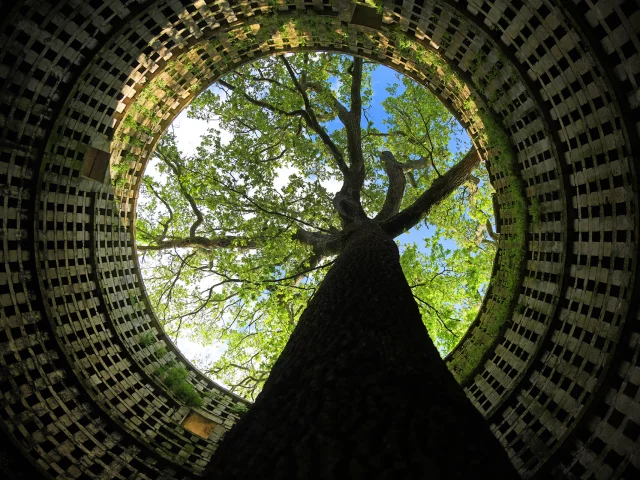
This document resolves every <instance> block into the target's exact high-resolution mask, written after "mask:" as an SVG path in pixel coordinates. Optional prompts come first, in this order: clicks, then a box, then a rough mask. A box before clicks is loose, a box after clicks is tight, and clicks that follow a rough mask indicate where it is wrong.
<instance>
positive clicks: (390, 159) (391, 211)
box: [374, 151, 407, 221]
mask: <svg viewBox="0 0 640 480" xmlns="http://www.w3.org/2000/svg"><path fill="white" fill-rule="evenodd" d="M380 159H381V160H382V164H383V167H384V171H385V173H386V174H387V177H388V178H389V188H388V189H387V196H386V197H385V199H384V204H383V205H382V208H381V209H380V211H379V212H378V214H377V215H376V216H375V218H374V220H377V221H382V220H386V219H387V218H389V217H391V216H393V215H395V214H396V213H398V211H400V204H401V203H402V197H403V195H404V189H405V187H406V184H407V179H406V177H405V175H404V173H405V172H404V168H403V166H402V164H401V163H399V162H397V161H396V159H395V157H394V156H393V154H392V153H391V152H389V151H384V152H382V153H381V154H380Z"/></svg>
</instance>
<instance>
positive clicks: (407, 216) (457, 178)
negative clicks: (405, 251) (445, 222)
mask: <svg viewBox="0 0 640 480" xmlns="http://www.w3.org/2000/svg"><path fill="white" fill-rule="evenodd" d="M479 163H480V155H479V154H478V152H477V151H476V149H475V148H471V150H469V152H467V154H466V155H465V156H464V158H463V159H462V160H460V161H459V162H458V163H456V164H455V165H454V166H453V167H451V168H450V169H449V170H448V171H447V172H446V173H445V174H443V175H442V176H440V177H438V178H436V179H435V180H434V181H433V183H432V184H431V187H430V188H429V189H428V190H427V191H425V192H424V193H423V194H422V195H420V196H419V197H418V199H417V200H416V201H415V202H413V203H412V204H411V205H410V206H408V207H407V208H405V209H404V210H403V211H401V212H400V213H397V214H396V215H394V216H393V217H391V218H388V219H387V220H384V221H383V222H382V229H383V230H384V231H385V232H386V233H387V234H388V235H390V236H391V237H393V238H395V237H397V236H398V235H400V234H402V233H403V232H405V231H407V230H409V229H410V228H412V227H414V226H415V225H416V224H417V223H418V222H420V221H421V220H422V219H423V218H424V217H425V216H426V215H427V214H428V213H429V210H431V208H433V207H434V206H435V205H437V204H438V203H440V202H441V201H442V200H444V199H445V198H447V197H448V196H449V195H450V194H451V193H453V192H454V191H455V190H456V189H457V188H458V187H459V186H460V185H462V184H463V183H464V182H465V181H466V180H467V179H468V178H469V175H471V172H473V170H475V168H476V167H477V166H478V164H479Z"/></svg>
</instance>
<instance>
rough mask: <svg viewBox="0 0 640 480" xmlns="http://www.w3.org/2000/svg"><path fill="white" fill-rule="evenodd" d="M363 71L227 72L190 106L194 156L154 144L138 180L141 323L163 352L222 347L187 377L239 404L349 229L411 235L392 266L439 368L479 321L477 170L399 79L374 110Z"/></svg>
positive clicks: (342, 66)
mask: <svg viewBox="0 0 640 480" xmlns="http://www.w3.org/2000/svg"><path fill="white" fill-rule="evenodd" d="M377 68H379V67H377V66H376V65H374V64H372V63H370V62H367V61H364V60H363V59H361V58H358V57H349V56H344V55H333V54H324V53H315V54H310V53H304V54H295V55H281V56H276V57H269V58H265V59H262V60H259V61H257V62H255V63H253V64H249V65H245V66H242V67H239V68H238V69H236V70H235V71H233V72H232V73H230V74H228V75H226V76H224V77H223V78H221V79H219V80H218V81H217V82H216V83H215V84H214V85H213V87H212V88H209V89H207V90H206V91H204V92H203V93H202V94H201V95H200V96H199V97H197V99H196V100H195V101H194V102H193V103H192V104H191V106H190V110H189V115H190V116H191V117H193V118H197V119H200V120H202V121H207V122H209V124H210V128H209V130H208V133H207V134H206V135H205V136H203V137H202V139H201V142H200V144H199V145H198V146H197V148H196V151H195V154H187V153H185V152H182V151H180V149H179V148H178V145H177V139H176V134H175V133H172V132H171V131H170V132H169V133H167V134H166V135H165V136H164V137H163V138H162V140H161V141H160V143H159V145H158V146H157V148H156V151H155V154H154V160H153V162H152V167H151V168H150V170H153V171H152V172H151V173H150V174H148V175H145V177H144V178H143V184H142V188H141V194H140V199H139V202H138V210H137V222H136V235H137V249H138V255H139V256H140V257H141V259H142V262H141V264H142V269H143V273H144V276H145V283H146V286H147V290H148V293H149V297H150V299H151V301H152V303H153V305H154V308H155V311H156V313H157V315H158V317H159V318H160V320H161V322H162V323H163V325H164V326H165V329H166V330H167V332H168V333H169V334H170V335H172V336H174V337H178V336H180V335H185V334H188V335H190V336H191V337H192V338H195V339H197V340H198V341H199V342H202V343H214V342H220V343H222V344H224V345H225V348H226V350H225V352H224V353H223V355H222V356H221V357H220V358H219V359H217V360H215V361H214V362H206V361H203V363H201V364H200V365H199V366H200V367H201V368H202V369H203V370H205V371H207V372H209V373H210V374H212V375H213V376H214V377H216V378H218V379H221V380H222V381H224V382H225V383H227V384H228V385H230V387H231V388H232V389H233V390H235V391H237V392H238V393H240V394H242V395H245V396H247V397H251V398H254V397H255V395H257V393H258V392H259V391H260V389H261V388H262V386H263V384H264V382H265V380H266V379H267V377H268V375H269V373H270V371H271V368H272V366H273V365H274V363H275V362H276V360H277V358H278V357H279V355H280V353H281V352H282V350H283V348H284V347H285V345H286V343H287V341H288V339H289V337H290V335H291V333H292V332H293V331H294V329H295V327H296V325H297V324H298V322H299V319H300V315H301V314H302V312H303V310H304V308H305V307H306V305H307V304H308V302H309V300H310V299H311V298H312V297H313V296H314V294H315V293H316V292H317V290H318V286H319V284H320V283H321V281H322V279H323V277H324V275H325V273H326V272H327V270H328V269H329V268H330V267H331V265H332V264H333V263H334V262H335V259H336V257H337V256H338V255H339V254H340V253H341V252H342V251H343V249H344V248H345V245H346V244H347V236H346V234H345V231H346V230H348V228H347V227H348V226H349V225H351V224H353V223H354V222H356V223H357V222H361V221H364V220H366V219H370V220H372V221H373V222H374V223H375V224H376V225H378V226H379V228H380V229H381V230H382V231H383V232H384V233H385V234H386V235H387V236H388V237H389V238H398V237H400V238H401V239H402V238H404V237H401V236H402V235H403V234H404V233H405V232H410V231H412V230H414V229H416V228H419V227H420V228H421V230H420V232H421V236H422V238H421V239H420V240H415V237H410V239H409V240H405V241H404V242H401V243H402V249H401V255H400V264H401V266H402V269H403V271H404V275H405V278H406V280H407V282H408V284H409V287H410V289H411V292H412V295H413V297H414V299H415V302H416V303H417V306H418V308H419V312H420V315H421V318H422V321H423V323H424V324H425V325H426V327H427V330H428V331H429V334H430V336H431V338H432V339H433V341H434V343H435V345H436V347H437V348H438V350H439V352H440V354H441V355H444V354H446V353H447V352H448V351H450V350H451V349H452V348H453V347H454V346H455V344H456V343H457V342H458V340H459V339H460V338H461V336H462V335H463V334H464V331H465V330H466V328H467V327H468V325H469V324H470V323H471V322H472V321H473V318H474V317H475V314H476V313H477V310H478V308H479V306H480V303H481V300H482V293H483V289H484V286H485V285H486V283H487V282H488V278H489V273H490V265H491V262H492V259H493V255H494V253H495V240H496V235H495V234H494V233H493V229H492V228H491V197H490V195H491V194H490V188H489V181H488V176H487V174H486V170H485V169H484V167H483V166H482V165H481V162H480V157H479V155H478V154H477V152H476V151H475V149H474V148H470V149H469V150H468V151H463V152H459V153H453V151H452V149H451V143H452V138H453V137H454V135H455V133H456V132H457V131H458V130H459V129H460V127H459V126H458V125H457V123H456V120H455V118H454V117H453V116H452V115H451V113H450V112H449V111H448V110H447V109H446V108H445V107H444V106H443V105H442V104H441V103H440V102H439V101H438V100H437V99H436V98H435V97H434V96H433V95H431V94H430V93H429V92H428V91H427V90H426V89H425V88H424V87H422V86H420V85H418V84H416V83H415V82H413V81H412V80H410V79H408V78H406V77H402V78H399V80H397V81H396V82H395V83H392V84H390V85H387V86H386V94H385V96H386V98H385V99H384V101H383V102H382V103H381V105H379V104H376V103H375V102H374V90H376V91H379V90H380V88H381V87H380V85H379V84H376V83H375V79H376V71H377V70H376V69H377ZM332 185H334V186H335V188H330V187H331V186H332ZM425 232H426V235H425ZM445 239H448V240H449V241H448V242H445V241H444V240H445ZM447 245H448V247H447Z"/></svg>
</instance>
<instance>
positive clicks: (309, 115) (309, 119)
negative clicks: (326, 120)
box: [280, 55, 349, 176]
mask: <svg viewBox="0 0 640 480" xmlns="http://www.w3.org/2000/svg"><path fill="white" fill-rule="evenodd" d="M280 59H281V60H282V63H283V64H284V66H285V68H286V69H287V72H289V76H290V77H291V80H292V81H293V85H294V86H295V88H296V90H298V92H299V93H300V95H301V97H302V101H303V102H304V111H305V113H306V115H305V116H304V117H303V118H304V119H305V122H306V123H307V125H308V126H309V128H311V129H312V130H313V131H314V132H316V133H317V134H318V136H319V137H320V139H321V140H322V142H323V143H324V144H325V145H326V147H327V148H328V149H329V151H330V152H331V155H332V156H333V158H334V159H335V161H336V163H337V164H338V168H339V169H340V171H341V172H342V174H343V175H345V176H346V175H348V173H349V167H347V164H346V162H345V161H344V157H343V155H342V152H341V151H340V149H339V148H338V147H337V146H336V144H335V143H333V140H331V137H329V134H328V133H327V131H326V130H325V129H324V128H323V127H322V125H320V122H318V118H317V117H316V115H315V112H314V111H313V107H312V106H311V101H310V100H309V96H308V95H307V92H306V90H305V89H304V88H303V86H302V85H301V84H300V82H299V81H298V77H297V75H296V73H295V72H294V70H293V67H292V66H291V64H290V63H289V60H287V57H285V56H284V55H282V56H280Z"/></svg>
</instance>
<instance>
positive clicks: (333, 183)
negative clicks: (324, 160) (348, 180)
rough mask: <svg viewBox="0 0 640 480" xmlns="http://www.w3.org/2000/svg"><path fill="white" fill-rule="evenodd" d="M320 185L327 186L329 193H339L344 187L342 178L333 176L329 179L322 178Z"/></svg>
mask: <svg viewBox="0 0 640 480" xmlns="http://www.w3.org/2000/svg"><path fill="white" fill-rule="evenodd" d="M320 185H322V186H323V187H324V188H326V189H327V192H329V193H337V192H339V191H340V189H341V188H342V180H338V179H337V178H335V177H333V178H331V179H329V180H322V181H321V182H320Z"/></svg>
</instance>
